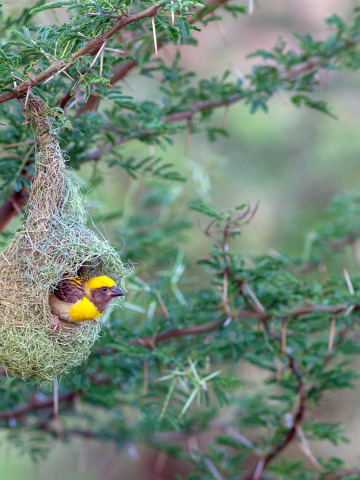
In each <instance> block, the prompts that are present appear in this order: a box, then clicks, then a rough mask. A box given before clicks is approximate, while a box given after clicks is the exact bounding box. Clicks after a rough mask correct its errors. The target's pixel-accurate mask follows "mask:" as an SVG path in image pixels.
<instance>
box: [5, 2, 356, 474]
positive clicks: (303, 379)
mask: <svg viewBox="0 0 360 480" xmlns="http://www.w3.org/2000/svg"><path fill="white" fill-rule="evenodd" d="M48 8H52V9H55V8H63V9H66V10H67V12H68V14H69V20H68V21H66V22H65V23H62V24H54V25H51V26H49V27H43V26H38V25H37V16H36V15H38V14H39V13H41V11H43V10H45V9H48ZM149 8H150V13H148V12H149V10H148V9H149ZM172 11H174V22H172V19H171V16H172V13H171V12H172ZM245 11H246V9H245V8H244V7H243V6H239V5H238V4H237V3H236V2H231V1H229V2H228V1H224V0H222V1H219V2H214V1H208V2H205V3H204V4H201V3H198V2H196V1H192V0H190V1H175V0H174V1H173V2H167V1H165V2H158V3H157V4H153V3H150V2H140V1H139V2H136V3H130V2H118V1H115V0H109V1H108V0H106V1H105V0H99V1H97V2H89V1H86V0H78V1H61V2H55V3H52V4H50V3H45V2H43V1H40V2H38V3H37V5H36V6H35V7H34V8H33V9H32V10H31V11H29V10H27V9H25V10H23V12H22V13H21V14H20V16H19V17H18V18H15V17H3V18H2V20H1V23H2V27H3V28H2V44H1V46H0V57H1V61H0V85H1V87H0V88H1V90H2V92H4V93H2V94H1V95H0V102H1V103H2V105H1V106H0V116H1V123H3V124H4V125H3V126H2V128H1V130H0V142H1V144H2V152H1V159H0V178H1V196H2V200H3V201H4V202H6V200H7V199H9V198H11V195H12V194H13V193H14V192H18V193H20V194H24V195H26V191H27V189H29V188H31V183H30V180H31V177H32V176H33V173H34V171H33V159H34V145H33V143H32V137H31V134H30V133H29V131H28V130H27V129H26V128H25V126H24V127H22V128H19V125H20V124H21V123H22V121H23V120H22V117H21V114H20V111H19V108H18V106H17V103H16V100H15V97H16V95H17V94H18V93H19V92H20V93H22V94H25V95H26V94H27V93H28V92H30V90H31V92H32V93H34V94H36V95H39V96H40V97H42V98H43V99H44V100H45V101H46V102H47V104H48V105H49V109H50V112H51V115H52V119H53V122H54V124H55V125H56V126H57V127H58V131H59V135H60V136H61V137H62V138H63V140H62V148H63V149H64V151H65V153H66V154H67V155H68V157H69V159H70V160H69V164H70V166H71V167H72V168H74V169H79V168H80V167H81V166H82V164H84V163H87V162H92V163H93V164H94V165H95V168H96V165H97V164H98V162H101V163H102V164H104V165H107V166H108V168H109V169H110V171H113V169H119V168H120V169H124V170H125V172H126V173H127V174H129V175H130V176H131V177H132V179H133V180H132V181H136V179H137V178H138V177H139V176H148V177H149V178H150V180H149V190H148V191H147V192H146V193H144V195H143V196H142V197H140V198H128V202H129V203H131V204H136V205H137V208H136V212H135V213H133V212H131V214H126V212H123V211H121V212H114V213H113V214H111V215H109V216H108V217H100V218H98V219H97V220H98V221H107V220H116V221H117V222H118V226H117V228H116V234H115V236H114V238H113V241H114V243H116V244H118V245H122V238H125V240H126V247H125V250H124V252H123V257H124V258H125V259H128V260H130V261H132V262H134V263H136V264H137V265H138V266H137V267H136V268H135V273H134V275H133V276H132V278H131V279H130V281H129V287H128V288H129V292H130V295H129V297H128V299H127V301H126V303H125V304H124V308H123V309H122V310H121V311H120V310H115V311H114V312H113V313H112V317H111V327H110V328H107V329H105V330H104V335H103V337H102V339H101V342H100V343H99V344H98V345H97V346H96V347H95V348H94V351H93V353H92V355H91V357H90V359H89V362H88V363H87V364H86V365H84V366H83V367H81V368H79V369H78V370H76V371H75V372H73V374H72V375H70V376H68V377H67V378H64V379H61V382H60V391H59V405H60V413H59V415H60V416H59V421H60V422H61V436H62V437H68V438H73V437H76V436H80V437H82V438H96V439H99V440H102V441H111V442H112V443H114V444H116V446H117V448H125V446H127V445H129V444H131V443H145V444H147V445H151V446H153V447H154V448H156V449H161V450H165V451H166V452H167V454H168V455H172V456H177V457H179V458H181V459H186V460H187V461H188V462H189V464H191V465H192V469H191V471H190V472H189V476H188V478H189V479H190V478H191V479H198V478H201V479H202V480H207V479H213V478H214V477H215V478H231V479H232V478H241V479H244V480H245V479H246V480H248V479H249V480H250V479H253V480H259V479H261V478H264V479H265V478H267V479H292V480H294V479H295V480H296V479H304V478H306V479H314V480H315V479H319V478H321V479H325V478H331V477H330V475H331V474H332V475H335V476H336V478H348V479H350V478H351V479H355V478H360V476H359V474H358V473H357V471H356V470H349V469H346V468H345V466H344V463H343V461H342V459H341V458H330V459H329V458H324V459H322V458H318V459H315V458H314V456H313V455H312V453H311V451H310V450H309V447H308V444H307V441H306V439H307V440H312V439H320V440H328V441H331V442H333V443H334V444H338V443H339V442H341V441H343V440H344V438H345V437H344V432H343V429H342V427H341V425H340V424H338V423H337V422H333V423H321V422H319V421H317V420H316V418H314V416H313V415H312V413H311V412H312V409H313V407H314V406H315V405H319V404H320V402H321V400H322V398H323V396H324V394H325V393H327V392H328V391H332V390H338V389H343V388H346V387H350V386H352V385H353V384H354V381H355V379H356V378H357V373H356V372H355V371H354V370H353V369H352V368H351V361H352V359H353V357H354V355H357V354H358V353H359V346H358V341H357V322H358V311H359V309H360V302H359V298H358V293H357V292H358V291H359V286H360V285H359V283H360V279H359V278H356V277H354V278H351V279H350V278H349V276H348V274H347V273H346V272H345V276H344V274H343V272H341V273H339V272H337V271H336V270H334V273H333V272H332V270H331V269H330V270H329V271H327V270H326V265H327V264H328V263H329V260H331V258H332V257H333V256H334V255H336V254H337V253H338V252H339V251H341V250H342V249H343V248H346V247H348V246H349V245H354V244H356V242H357V239H358V237H359V236H360V220H359V218H360V216H359V213H360V197H359V196H358V195H356V194H354V195H344V196H342V197H339V198H337V199H335V201H334V203H333V205H332V207H331V208H330V210H329V211H328V212H327V213H326V215H325V216H324V219H323V221H322V222H320V223H319V225H318V227H316V228H315V229H314V230H313V232H311V235H309V237H308V241H307V243H306V247H305V249H304V253H303V254H302V255H300V256H298V257H291V256H289V255H288V254H286V252H281V253H273V254H271V255H262V256H257V257H255V256H254V257H250V258H248V257H244V256H243V255H242V254H241V243H240V239H239V237H240V235H241V233H242V231H243V229H244V228H245V226H246V225H247V224H248V223H249V222H250V220H251V217H252V215H253V213H254V210H251V209H250V208H249V207H248V206H247V205H240V206H238V207H236V208H233V209H229V210H227V211H224V212H219V211H218V210H217V209H216V208H214V207H213V206H210V205H205V204H203V203H201V202H199V199H194V202H193V204H192V206H191V208H192V209H193V210H195V211H197V212H199V213H200V215H202V217H203V220H202V225H203V233H204V235H205V236H206V237H207V238H209V239H211V243H212V247H211V249H210V251H209V252H204V255H203V257H202V258H200V259H199V261H198V265H197V266H191V265H190V262H189V261H188V260H187V259H184V258H183V256H182V253H181V251H182V248H181V244H182V242H183V239H184V235H185V234H186V230H187V229H188V227H189V222H188V219H187V218H188V217H187V216H185V217H181V218H178V217H176V216H174V215H173V214H172V212H173V211H174V203H176V201H177V199H176V189H175V188H173V186H172V185H173V184H172V183H166V182H165V180H166V181H171V182H183V181H185V179H184V178H183V176H184V175H183V173H182V172H181V170H180V169H179V168H178V167H177V166H176V165H172V164H171V163H169V162H168V161H167V160H164V159H163V158H161V157H159V158H158V157H153V156H152V155H147V156H144V157H141V158H139V157H136V156H128V155H127V153H126V150H124V149H123V144H124V143H127V142H130V141H134V140H138V141H140V142H142V143H144V144H148V145H157V146H159V147H162V148H163V149H164V151H165V150H166V147H167V145H168V144H171V142H172V140H173V138H174V136H175V135H176V134H178V133H179V132H180V133H182V132H183V131H184V130H187V134H188V135H190V134H192V133H195V132H198V131H200V130H205V131H207V133H208V136H209V140H216V138H217V136H218V135H219V134H226V131H225V130H224V129H222V128H218V127H217V126H216V125H215V126H214V123H212V114H213V112H214V111H215V110H216V109H217V108H218V107H223V106H228V105H231V104H233V103H235V102H240V101H243V102H245V103H246V104H248V105H249V107H250V112H251V113H256V111H257V110H259V109H262V110H265V111H266V110H267V108H268V102H269V100H270V98H271V97H272V96H273V95H274V94H276V93H277V92H279V91H280V90H283V91H285V92H287V93H288V94H289V95H290V98H291V99H292V102H293V103H294V104H295V105H296V106H302V105H305V106H308V107H311V108H315V109H317V110H320V111H322V112H323V113H325V114H330V115H333V114H332V112H331V109H330V108H329V107H328V105H326V104H325V103H324V102H323V101H321V100H318V99H317V96H316V94H314V92H315V93H316V89H317V87H318V72H319V69H329V70H331V69H352V70H355V69H357V68H358V64H359V53H358V41H359V38H360V37H359V33H360V20H359V19H360V17H359V16H358V15H357V12H356V11H355V12H354V16H353V18H352V20H351V22H350V23H349V24H347V23H345V22H344V21H343V20H342V19H340V18H339V17H338V16H336V15H334V16H332V17H331V18H330V19H328V20H327V23H328V25H329V27H330V28H331V29H332V32H331V33H330V34H329V36H328V38H327V39H326V40H324V41H317V40H315V39H314V38H313V37H312V36H311V35H302V36H300V35H297V37H298V40H299V45H298V48H297V49H296V50H289V49H287V47H286V44H285V43H284V42H283V41H281V40H279V41H278V43H277V44H276V45H275V47H274V48H273V49H272V50H269V51H258V52H255V53H254V54H253V55H255V56H257V57H259V58H260V62H261V63H259V64H258V65H256V66H254V67H253V70H252V72H250V73H249V74H248V75H243V76H241V78H239V77H234V76H233V75H232V74H230V72H225V73H224V75H223V76H221V77H213V78H210V79H198V78H196V76H195V74H194V73H193V72H188V71H186V70H185V69H184V68H183V67H182V66H181V48H179V50H178V53H177V55H176V56H175V58H174V61H173V63H171V64H169V63H167V62H165V61H164V60H163V59H162V58H154V55H153V49H154V46H153V35H152V22H151V18H153V17H154V19H155V20H154V24H155V27H156V33H157V47H158V48H159V49H160V48H162V47H163V46H164V45H166V44H168V43H172V42H180V44H181V45H182V44H186V43H190V44H193V45H194V46H196V40H195V39H194V38H193V36H192V33H193V31H194V29H196V30H198V29H199V28H205V27H206V26H207V24H208V23H209V22H211V21H215V20H216V21H221V18H222V15H223V14H224V13H226V12H228V13H230V14H232V15H234V16H238V15H239V14H242V13H245ZM137 12H145V14H144V15H143V16H142V17H141V16H140V17H141V18H140V17H136V19H135V20H134V19H133V18H132V17H131V22H130V21H129V19H130V16H135V15H136V14H137ZM121 22H124V24H126V25H125V26H124V28H123V27H122V23H121ZM119 25H120V26H119ZM117 26H119V29H118V30H117V31H116V32H115V33H114V34H113V35H111V36H109V35H110V34H109V33H108V32H109V31H111V30H112V29H113V28H115V29H116V28H117ZM120 27H121V28H120ZM98 39H100V40H101V41H98ZM92 42H95V43H92ZM79 52H80V53H79ZM65 67H66V68H65ZM49 68H50V70H49ZM130 71H136V72H137V73H138V74H139V75H141V76H143V77H144V78H145V79H146V78H153V79H155V80H156V82H157V84H158V90H159V92H158V93H159V99H160V101H155V100H151V99H147V100H145V101H144V100H139V99H137V95H136V93H135V94H134V95H133V96H131V95H129V94H124V93H123V87H122V84H121V83H119V81H120V80H122V79H123V78H125V77H126V75H127V74H128V73H129V72H130ZM65 72H66V73H65ZM47 80H48V81H47ZM14 82H16V84H15V83H14ZM110 87H111V88H110ZM184 120H185V124H184ZM64 132H66V141H65V135H64ZM165 155H166V154H164V156H165ZM95 173H96V172H95ZM96 179H97V177H96V175H95V176H94V180H96ZM154 179H156V180H154ZM159 180H161V182H162V183H161V182H160V183H159ZM96 188H98V189H101V188H106V181H105V180H104V181H103V182H102V183H101V182H99V184H98V185H97V186H96ZM250 228H251V227H250ZM2 240H3V243H4V244H5V243H6V242H7V241H8V235H7V234H6V232H3V235H2ZM319 267H320V271H321V276H319V275H315V274H313V275H310V276H308V275H307V274H308V273H313V272H314V271H316V270H317V268H319ZM199 271H204V272H206V276H205V277H202V280H201V281H195V282H194V279H193V278H194V277H193V276H194V274H196V275H197V276H198V275H199ZM243 361H247V362H249V363H251V364H252V365H255V366H257V367H260V368H261V369H262V370H264V371H265V372H266V373H267V376H266V380H265V381H263V382H260V381H259V382H258V383H257V384H256V385H255V387H254V386H253V385H252V384H249V383H248V382H243V381H241V379H239V378H238V376H237V375H236V369H235V367H234V366H235V365H237V364H238V362H243ZM0 389H1V396H0V420H1V422H2V428H3V429H4V430H5V431H6V432H7V434H8V438H9V440H11V441H12V442H14V443H15V444H16V445H17V447H18V448H19V449H20V451H23V452H26V453H28V454H30V455H31V456H32V457H33V458H34V459H36V458H38V457H40V456H42V455H46V453H47V451H48V448H49V445H51V444H49V443H48V441H47V440H48V437H49V436H54V437H56V436H58V435H59V432H60V430H59V428H58V426H57V425H56V424H54V422H53V419H54V409H53V407H54V405H53V397H52V392H51V388H50V387H49V386H46V385H43V386H41V387H40V388H38V387H37V386H36V385H33V384H31V382H27V383H24V382H21V381H18V380H14V379H12V378H7V377H6V376H5V375H4V376H2V377H1V382H0ZM78 399H80V401H81V405H82V408H81V409H80V410H79V408H77V405H78V401H77V400H78ZM225 406H227V407H226V409H224V407H225ZM225 411H226V415H225V413H224V412H225ZM229 412H230V413H229ZM204 431H211V432H213V433H214V432H215V434H213V436H212V441H211V443H210V445H209V446H208V448H207V449H206V450H205V449H204V450H198V451H196V452H194V451H192V452H191V454H188V453H187V449H186V448H185V447H182V446H181V445H180V446H179V445H178V444H176V443H175V441H176V440H178V439H179V438H182V439H186V438H187V437H188V436H190V435H196V434H197V433H200V432H204ZM290 443H297V444H300V445H301V446H302V449H303V451H305V453H306V461H304V460H296V461H294V460H291V461H290V460H288V459H286V457H284V456H283V455H282V453H283V451H284V450H285V449H286V447H287V446H288V445H289V444H290ZM309 460H310V463H309ZM249 464H250V465H252V466H251V467H249Z"/></svg>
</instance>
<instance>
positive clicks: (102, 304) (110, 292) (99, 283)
mask: <svg viewBox="0 0 360 480" xmlns="http://www.w3.org/2000/svg"><path fill="white" fill-rule="evenodd" d="M84 290H85V295H86V296H87V297H88V298H89V299H90V300H91V301H92V302H93V303H94V305H95V306H96V307H97V309H98V310H99V311H100V312H103V311H104V310H105V308H106V307H107V306H108V305H109V304H110V302H112V300H114V298H116V297H122V296H123V295H125V294H124V292H122V291H121V290H120V288H118V287H117V286H116V285H115V282H114V280H112V279H111V278H109V277H106V276H101V277H93V278H90V279H89V280H87V281H86V282H85V284H84Z"/></svg>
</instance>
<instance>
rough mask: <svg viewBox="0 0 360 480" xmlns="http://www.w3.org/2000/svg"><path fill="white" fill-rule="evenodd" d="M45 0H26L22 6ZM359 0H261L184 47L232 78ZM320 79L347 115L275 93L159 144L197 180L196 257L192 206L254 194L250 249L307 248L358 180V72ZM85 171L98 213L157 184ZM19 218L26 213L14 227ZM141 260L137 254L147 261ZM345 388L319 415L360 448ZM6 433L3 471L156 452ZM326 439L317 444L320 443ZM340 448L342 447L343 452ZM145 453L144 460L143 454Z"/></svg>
mask: <svg viewBox="0 0 360 480" xmlns="http://www.w3.org/2000/svg"><path fill="white" fill-rule="evenodd" d="M34 3H35V2H29V1H28V2H21V4H22V5H21V6H24V5H25V4H27V5H33V4H34ZM354 6H355V2H353V1H350V0H318V1H316V2H313V1H312V0H302V1H296V0H288V1H287V2H283V1H280V0H258V1H257V2H256V4H255V12H254V15H253V16H242V17H241V18H240V19H238V20H236V21H235V20H234V19H232V18H231V17H230V16H228V15H227V16H225V18H224V22H222V23H221V25H220V24H219V23H217V22H214V23H212V24H210V25H209V26H208V27H207V28H205V29H204V30H203V31H202V32H201V33H198V34H197V37H198V39H199V47H198V48H194V47H190V46H185V47H182V48H181V52H182V64H183V66H185V67H186V68H188V69H190V70H193V71H195V72H197V74H198V75H199V76H200V77H209V76H213V75H221V74H222V72H223V71H224V70H225V69H228V70H230V71H231V72H232V75H234V76H235V75H237V74H238V72H242V73H247V72H248V71H249V70H250V69H251V66H252V65H253V64H254V63H255V62H256V60H255V59H251V60H249V59H246V55H247V54H249V53H251V52H253V51H255V50H256V49H258V48H263V49H267V48H269V47H271V46H272V45H273V44H274V43H275V42H276V40H277V38H278V37H279V36H281V37H282V38H283V39H285V40H286V41H287V42H288V43H289V46H290V47H293V48H296V40H295V39H294V37H292V35H291V33H292V32H295V31H296V32H299V33H303V32H306V31H310V32H312V33H313V34H314V35H315V36H316V37H317V38H324V37H325V36H326V35H327V34H328V30H327V26H326V24H325V22H324V18H325V17H326V16H329V15H331V14H332V13H338V14H340V15H342V16H343V17H345V19H346V18H348V17H349V16H350V15H351V11H352V8H353V7H354ZM6 8H7V10H8V11H13V10H18V9H19V8H20V5H19V4H18V3H17V2H13V3H10V4H7V5H6ZM41 15H42V17H41V20H42V23H52V22H53V21H54V17H53V13H51V12H50V13H49V12H44V13H42V14H41ZM59 15H60V14H59ZM60 18H61V17H60ZM174 53H175V48H174V49H170V48H168V49H166V51H162V52H161V55H163V57H164V58H165V59H167V60H169V61H171V59H172V58H173V56H174ZM319 80H320V84H321V86H320V88H319V92H318V93H317V96H318V97H319V98H322V99H325V100H326V101H328V102H329V104H330V106H331V110H332V112H333V113H334V114H335V115H336V116H337V117H338V118H337V120H334V119H332V118H330V117H327V116H325V115H323V114H320V113H317V112H315V111H312V110H308V109H305V108H302V109H297V108H295V107H294V106H293V105H292V104H291V102H290V101H289V100H288V98H287V97H286V96H284V95H279V96H277V97H275V98H274V99H273V100H272V101H271V102H270V110H269V112H268V113H267V114H265V113H260V112H259V113H257V114H256V115H250V113H249V109H248V107H247V106H246V105H244V104H240V103H239V104H237V105H234V106H233V107H231V109H230V111H229V112H228V118H227V123H228V128H229V135H230V136H229V138H220V139H219V140H218V141H217V142H215V143H214V142H209V141H208V139H207V138H206V135H205V134H201V133H199V134H195V135H193V136H192V137H191V140H190V144H189V145H186V139H185V134H184V135H183V136H178V138H177V140H176V142H175V144H174V145H173V146H172V147H169V148H168V149H167V151H166V152H162V151H161V150H160V149H159V147H155V153H156V154H159V155H160V154H161V155H165V156H167V157H168V158H169V160H171V162H173V163H175V164H176V165H177V168H178V170H179V171H180V173H181V174H182V175H183V176H185V177H186V178H187V179H188V183H187V184H172V185H171V186H170V194H171V195H172V196H173V200H174V205H176V214H177V215H178V216H179V217H181V216H183V217H184V218H189V219H192V221H193V222H194V227H192V228H191V229H190V230H189V232H188V234H187V237H186V239H185V240H184V245H183V249H184V253H185V254H186V256H187V258H188V259H196V258H198V257H199V256H202V255H205V254H206V252H207V248H208V246H209V244H208V243H207V240H204V238H203V235H202V233H201V232H200V231H199V229H198V227H197V226H196V223H197V214H196V213H195V212H192V213H191V212H190V213H189V210H188V204H189V202H190V201H191V200H192V199H194V198H200V199H202V200H203V201H205V202H211V203H213V204H214V205H215V206H216V207H217V208H218V209H226V208H228V207H232V206H235V205H239V204H241V203H244V202H247V201H249V202H250V203H251V204H252V205H254V204H255V203H256V202H259V209H258V212H257V214H256V216H255V218H254V220H253V221H252V223H251V225H250V226H249V227H247V228H246V230H245V232H244V234H243V236H242V238H241V244H240V246H239V248H241V249H242V250H243V251H246V252H249V253H252V254H253V253H261V252H264V251H267V250H269V249H275V250H279V251H282V250H286V251H287V252H289V253H299V252H301V251H302V248H303V244H304V240H305V237H306V234H307V232H308V231H309V230H310V229H311V228H312V226H313V225H314V224H315V223H316V221H317V219H318V217H319V215H321V213H322V211H323V209H324V208H326V206H327V205H328V204H329V202H330V199H331V197H332V196H333V195H334V194H338V193H342V192H344V191H347V190H357V189H358V186H359V185H358V184H359V160H358V156H359V153H358V152H359V150H360V134H359V119H360V97H359V90H358V83H359V73H351V72H348V73H339V72H336V71H334V72H332V73H331V74H330V75H325V74H322V73H321V74H320V78H319ZM124 90H125V91H126V92H128V93H130V94H132V95H134V96H135V97H136V98H146V97H149V96H150V95H151V96H153V95H158V90H157V85H156V82H155V81H153V80H151V81H147V80H146V79H145V78H143V77H140V76H138V75H137V74H136V72H134V73H132V74H131V75H130V77H128V78H127V81H126V83H125V84H124ZM224 116H225V117H226V116H227V114H226V113H225V109H222V110H221V111H218V112H217V113H216V115H215V116H214V119H213V120H212V122H213V125H214V126H219V127H221V126H222V125H223V122H224ZM225 120H226V118H225ZM125 148H126V150H124V151H125V152H126V153H127V154H129V155H130V154H135V155H140V154H142V153H143V151H144V148H146V147H144V146H143V145H141V144H140V143H137V142H133V143H129V144H128V145H127V146H126V147H125ZM78 173H79V175H80V176H81V178H82V179H83V181H84V184H83V185H84V186H85V189H88V195H87V203H88V207H89V210H90V212H91V213H92V214H93V215H94V217H96V215H97V214H98V213H99V212H102V213H103V212H113V211H117V210H122V209H125V210H126V211H128V212H129V211H130V212H131V211H132V210H136V208H137V207H138V205H137V203H136V198H137V196H138V194H140V193H141V192H143V191H144V188H145V186H146V185H147V183H148V180H147V179H146V178H143V179H139V180H138V181H136V182H133V181H130V179H129V177H128V176H127V175H126V174H125V173H124V172H123V171H118V173H117V174H115V170H114V169H112V170H111V172H110V171H108V170H107V169H106V166H104V165H99V172H98V175H102V176H103V178H104V183H103V184H101V185H100V186H99V187H98V188H97V189H94V190H91V189H89V184H88V183H87V182H89V181H90V179H91V176H92V169H91V167H90V166H85V167H84V169H83V170H82V171H80V172H78ZM159 183H160V182H159ZM105 185H106V188H105ZM169 214H170V213H169ZM118 225H119V221H118V220H116V221H114V222H110V223H109V224H107V225H106V230H108V231H109V235H110V236H111V234H112V229H113V228H114V227H118ZM15 226H16V221H15V222H14V224H13V225H12V227H13V228H15ZM124 242H125V243H126V238H124ZM125 260H128V259H127V258H125ZM130 260H132V261H134V262H136V258H134V259H130ZM345 261H346V259H345ZM140 268H141V266H140ZM353 268H355V267H354V266H353ZM248 373H249V372H247V374H248ZM245 374H246V373H244V375H245ZM341 395H342V397H341V401H342V405H339V404H338V403H337V401H336V398H331V399H330V398H329V400H328V403H327V404H326V405H325V408H324V411H322V412H315V414H317V415H320V416H321V418H322V420H323V421H325V417H326V416H327V415H329V416H332V415H334V417H336V418H338V419H339V421H340V420H343V421H344V422H345V423H346V424H347V426H348V427H349V437H350V438H353V439H354V445H356V438H358V435H359V431H358V430H359V428H360V427H359V426H357V424H359V425H360V422H358V421H357V420H358V419H359V418H360V409H359V407H358V402H357V398H358V392H357V391H353V392H351V391H350V392H349V391H346V392H342V393H341ZM345 400H346V402H347V404H346V407H345V406H344V401H345ZM323 417H324V418H323ZM0 439H1V445H2V447H1V450H0V478H1V479H2V480H20V479H23V478H26V479H28V480H35V479H36V480H43V479H44V480H45V479H48V478H51V479H54V480H60V479H69V480H72V479H78V480H81V479H85V478H86V479H87V480H92V479H94V480H98V479H101V480H113V479H114V480H115V479H130V480H131V479H132V478H134V479H135V478H136V479H137V480H139V479H141V478H142V477H141V472H142V469H143V468H145V467H146V464H147V458H148V459H149V460H148V462H153V461H154V460H153V457H152V455H150V451H148V450H146V449H144V450H141V449H140V450H141V451H139V450H136V449H135V447H134V446H129V447H128V449H127V450H124V451H123V452H116V451H114V450H113V447H112V446H111V445H109V446H105V447H104V445H102V446H100V445H98V444H96V443H95V442H88V441H86V440H84V441H81V440H78V441H76V442H74V443H72V444H71V445H66V444H63V443H62V442H60V441H58V442H56V443H55V442H54V448H53V449H52V451H51V453H50V455H49V457H48V458H47V459H46V460H45V461H43V462H40V463H38V464H33V463H31V461H30V460H29V459H27V458H24V457H22V456H19V455H18V452H17V451H16V450H15V449H14V447H10V446H9V445H8V444H7V443H6V441H5V438H4V437H0ZM316 448H317V446H316V445H314V451H315V452H316ZM321 448H322V449H323V453H325V452H324V449H325V450H326V449H327V450H326V451H327V453H330V447H327V446H326V444H325V446H324V445H323V446H322V447H321ZM334 448H335V447H333V446H332V447H331V449H332V450H331V452H332V453H334ZM341 448H342V450H343V451H341V452H337V455H338V456H342V457H344V458H348V459H350V458H351V459H352V460H356V459H357V458H358V451H357V449H356V448H355V446H353V447H351V448H350V447H348V446H345V447H344V446H342V447H341ZM139 455H141V459H142V461H141V462H139V461H138V460H137V459H138V458H139V457H138V456H139ZM154 480H155V478H154Z"/></svg>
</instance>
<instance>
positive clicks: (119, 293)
mask: <svg viewBox="0 0 360 480" xmlns="http://www.w3.org/2000/svg"><path fill="white" fill-rule="evenodd" d="M110 292H111V293H110V296H111V297H123V296H124V295H125V293H124V292H122V291H121V290H120V288H117V287H115V286H113V287H111V288H110Z"/></svg>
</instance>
